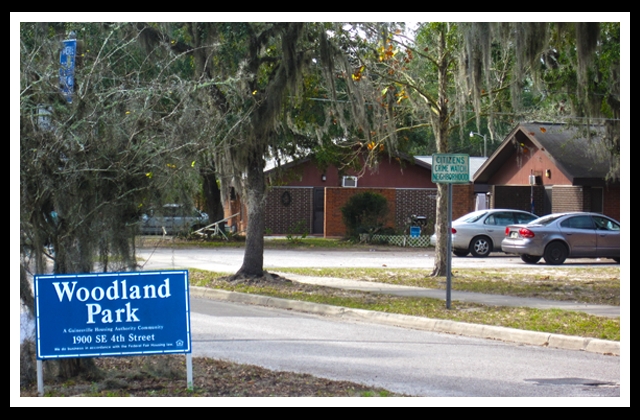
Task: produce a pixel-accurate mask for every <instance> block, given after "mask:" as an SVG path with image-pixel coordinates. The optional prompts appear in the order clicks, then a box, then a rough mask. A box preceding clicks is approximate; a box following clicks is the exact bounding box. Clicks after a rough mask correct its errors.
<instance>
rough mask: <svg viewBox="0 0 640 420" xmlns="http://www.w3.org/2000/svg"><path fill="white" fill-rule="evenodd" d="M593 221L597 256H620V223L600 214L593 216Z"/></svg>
mask: <svg viewBox="0 0 640 420" xmlns="http://www.w3.org/2000/svg"><path fill="white" fill-rule="evenodd" d="M593 221H594V223H595V225H596V245H597V248H598V250H597V252H596V253H597V256H598V257H618V256H620V225H619V224H618V223H616V222H615V221H613V220H611V219H608V218H606V217H602V216H593Z"/></svg>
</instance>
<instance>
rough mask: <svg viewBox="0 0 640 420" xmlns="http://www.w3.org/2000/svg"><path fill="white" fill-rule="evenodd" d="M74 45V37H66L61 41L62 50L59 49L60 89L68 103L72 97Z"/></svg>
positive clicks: (74, 59)
mask: <svg viewBox="0 0 640 420" xmlns="http://www.w3.org/2000/svg"><path fill="white" fill-rule="evenodd" d="M76 47H77V41H76V40H75V39H66V40H64V41H62V51H60V90H61V91H62V95H64V97H65V99H66V100H67V102H68V103H71V101H72V99H73V90H74V85H75V75H74V73H75V68H76Z"/></svg>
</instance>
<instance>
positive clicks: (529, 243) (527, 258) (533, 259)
mask: <svg viewBox="0 0 640 420" xmlns="http://www.w3.org/2000/svg"><path fill="white" fill-rule="evenodd" d="M502 250H503V251H504V252H507V253H509V254H517V255H520V257H521V258H522V261H524V262H526V263H528V264H535V263H537V262H538V261H540V259H541V258H544V260H545V262H546V263H547V264H553V265H558V264H562V263H564V261H565V260H566V259H567V258H611V259H613V260H615V261H616V262H618V263H619V262H620V223H619V222H618V221H616V220H614V219H612V218H610V217H607V216H604V215H602V214H600V213H586V212H572V213H556V214H550V215H548V216H544V217H541V218H539V219H537V220H534V221H533V222H531V223H529V224H526V225H510V226H508V227H507V228H506V229H505V238H504V240H503V241H502Z"/></svg>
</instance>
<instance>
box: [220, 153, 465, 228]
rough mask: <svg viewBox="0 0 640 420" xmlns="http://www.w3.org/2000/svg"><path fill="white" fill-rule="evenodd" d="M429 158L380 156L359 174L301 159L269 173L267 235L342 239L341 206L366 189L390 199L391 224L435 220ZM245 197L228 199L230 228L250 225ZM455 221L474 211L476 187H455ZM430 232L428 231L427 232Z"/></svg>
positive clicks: (434, 202)
mask: <svg viewBox="0 0 640 420" xmlns="http://www.w3.org/2000/svg"><path fill="white" fill-rule="evenodd" d="M430 159H431V157H423V158H420V157H417V158H413V157H409V156H402V157H389V156H384V157H382V156H381V157H380V159H379V162H378V163H377V165H376V166H375V167H373V168H370V169H365V170H363V171H360V172H357V171H354V170H348V171H340V170H339V169H338V168H336V167H333V166H331V167H329V168H327V169H326V170H323V169H321V168H320V167H319V166H318V165H317V164H316V163H315V162H314V160H313V158H307V159H301V160H297V161H295V162H291V163H288V164H285V165H281V166H278V167H274V168H269V169H267V170H266V171H265V172H266V175H267V176H268V178H269V184H270V187H269V191H268V195H267V203H266V214H265V218H266V220H265V222H266V231H267V232H266V233H267V234H273V235H286V234H308V235H319V236H320V235H321V236H324V237H343V236H344V235H345V234H346V227H345V226H344V223H343V221H342V211H341V209H342V207H343V206H344V205H345V204H346V202H347V201H348V200H349V198H350V197H352V196H353V195H355V194H358V193H362V192H365V191H369V192H374V193H378V194H381V195H383V196H385V197H386V198H387V200H388V201H389V207H390V217H389V220H388V222H387V226H388V227H390V228H393V229H395V230H397V231H404V230H406V231H407V233H408V227H409V225H408V223H407V222H408V219H409V217H410V216H411V215H417V216H426V217H427V219H428V221H430V222H434V221H435V214H436V194H437V187H436V185H435V184H434V183H432V182H431V162H430ZM240 200H241V197H239V196H237V195H234V196H232V197H229V199H228V200H227V203H226V205H225V212H226V217H229V216H231V215H233V214H236V213H240V214H239V215H238V216H236V217H235V218H234V219H233V220H232V221H231V223H230V224H232V225H233V224H235V225H236V226H237V227H238V229H239V231H242V230H243V227H244V226H245V224H246V219H245V216H244V214H245V213H244V212H242V207H243V206H242V205H241V204H240ZM454 201H455V202H454V207H453V213H454V217H458V216H461V215H463V214H466V213H468V212H469V211H472V210H474V206H475V197H474V189H473V185H472V184H468V185H456V186H455V187H454ZM425 233H427V232H425Z"/></svg>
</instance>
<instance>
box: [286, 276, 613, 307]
mask: <svg viewBox="0 0 640 420" xmlns="http://www.w3.org/2000/svg"><path fill="white" fill-rule="evenodd" d="M274 274H278V275H279V276H281V277H284V278H287V279H289V280H295V281H297V282H300V283H309V284H317V285H320V286H329V287H336V288H343V289H349V290H361V291H364V292H375V293H387V294H391V295H396V296H414V297H427V298H434V299H442V300H445V299H446V290H440V289H424V288H420V287H412V286H400V285H394V284H386V283H375V282H369V281H359V280H346V279H338V278H329V277H307V276H300V275H297V274H290V273H274ZM451 300H454V301H455V300H457V301H461V302H474V303H480V304H484V305H495V306H525V307H529V308H538V309H563V310H567V311H580V312H586V313H588V314H592V315H597V316H602V317H608V318H617V317H619V316H620V307H619V306H607V305H589V304H585V303H574V302H563V301H555V300H546V299H535V298H520V297H513V296H502V295H489V294H482V293H473V292H463V291H458V290H452V291H451Z"/></svg>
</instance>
